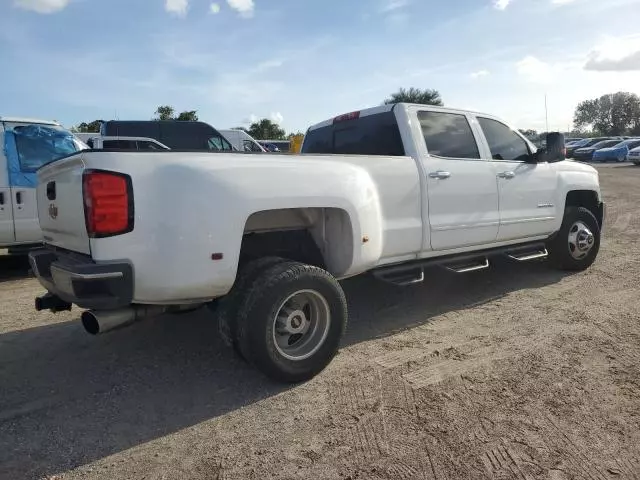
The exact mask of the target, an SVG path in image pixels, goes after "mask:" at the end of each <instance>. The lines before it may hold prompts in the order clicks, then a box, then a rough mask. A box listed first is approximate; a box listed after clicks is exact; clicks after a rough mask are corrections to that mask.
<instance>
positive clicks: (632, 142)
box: [613, 138, 640, 148]
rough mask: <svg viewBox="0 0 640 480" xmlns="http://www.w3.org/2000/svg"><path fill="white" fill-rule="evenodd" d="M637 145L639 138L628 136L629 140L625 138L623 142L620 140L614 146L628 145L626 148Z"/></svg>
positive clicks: (639, 141)
mask: <svg viewBox="0 0 640 480" xmlns="http://www.w3.org/2000/svg"><path fill="white" fill-rule="evenodd" d="M638 145H640V139H637V138H630V139H629V140H625V141H624V142H620V143H618V144H616V145H614V146H613V147H614V148H622V147H624V146H626V147H628V148H635V147H637V146H638Z"/></svg>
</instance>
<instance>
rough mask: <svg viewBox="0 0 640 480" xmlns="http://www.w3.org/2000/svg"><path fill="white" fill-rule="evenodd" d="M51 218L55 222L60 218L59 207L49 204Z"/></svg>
mask: <svg viewBox="0 0 640 480" xmlns="http://www.w3.org/2000/svg"><path fill="white" fill-rule="evenodd" d="M49 216H50V217H51V218H52V219H54V220H55V219H56V218H58V207H56V206H55V204H53V203H50V204H49Z"/></svg>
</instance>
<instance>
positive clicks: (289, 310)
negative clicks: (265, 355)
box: [272, 290, 331, 361]
mask: <svg viewBox="0 0 640 480" xmlns="http://www.w3.org/2000/svg"><path fill="white" fill-rule="evenodd" d="M330 325H331V312H330V310H329V303H328V302H327V300H326V299H325V298H324V297H323V296H322V295H321V294H320V293H319V292H317V291H315V290H299V291H297V292H295V293H292V294H291V295H289V296H288V297H287V298H286V299H285V300H284V301H283V302H282V304H281V305H280V308H278V310H277V312H276V314H275V316H274V318H273V327H272V332H273V344H274V345H275V347H276V350H277V351H278V353H279V354H280V355H282V356H283V357H284V358H286V359H288V360H293V361H300V360H304V359H306V358H309V357H311V356H312V355H313V354H315V353H316V352H317V351H318V350H319V349H320V347H321V346H322V344H323V343H324V341H325V339H326V338H327V334H328V333H329V326H330Z"/></svg>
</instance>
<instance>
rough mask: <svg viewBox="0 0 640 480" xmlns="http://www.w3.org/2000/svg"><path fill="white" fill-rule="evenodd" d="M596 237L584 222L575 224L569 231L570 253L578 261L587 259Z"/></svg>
mask: <svg viewBox="0 0 640 480" xmlns="http://www.w3.org/2000/svg"><path fill="white" fill-rule="evenodd" d="M594 244H595V237H594V235H593V233H592V232H591V230H589V227H588V226H587V225H585V224H584V223H583V222H575V223H574V224H573V225H572V226H571V228H570V229H569V253H570V254H571V256H572V257H573V258H575V259H576V260H582V259H583V258H585V257H586V256H587V255H588V254H589V252H590V251H591V249H592V248H593V245H594Z"/></svg>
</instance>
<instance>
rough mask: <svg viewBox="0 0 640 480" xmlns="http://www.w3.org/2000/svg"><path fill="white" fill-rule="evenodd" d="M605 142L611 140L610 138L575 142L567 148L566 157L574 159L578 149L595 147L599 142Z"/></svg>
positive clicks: (586, 139) (585, 139)
mask: <svg viewBox="0 0 640 480" xmlns="http://www.w3.org/2000/svg"><path fill="white" fill-rule="evenodd" d="M603 140H610V138H609V137H596V138H583V139H582V140H578V141H577V142H574V143H573V144H571V145H567V146H566V149H567V151H566V156H567V158H572V157H573V153H574V152H575V151H576V150H577V149H578V148H587V147H590V146H592V145H595V144H596V143H598V142H602V141H603Z"/></svg>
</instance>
